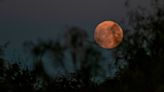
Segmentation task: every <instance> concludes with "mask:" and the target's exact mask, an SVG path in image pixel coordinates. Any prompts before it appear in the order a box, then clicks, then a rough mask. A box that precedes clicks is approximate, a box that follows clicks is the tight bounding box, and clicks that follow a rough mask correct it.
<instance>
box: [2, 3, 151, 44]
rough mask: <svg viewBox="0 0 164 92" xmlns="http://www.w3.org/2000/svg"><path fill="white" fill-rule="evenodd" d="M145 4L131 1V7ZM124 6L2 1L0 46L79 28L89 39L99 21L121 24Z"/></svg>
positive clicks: (54, 36) (51, 36)
mask: <svg viewBox="0 0 164 92" xmlns="http://www.w3.org/2000/svg"><path fill="white" fill-rule="evenodd" d="M136 2H137V3H136ZM143 2H145V3H143ZM147 2H148V0H147V1H146V0H144V1H143V0H142V3H139V0H133V1H131V3H132V5H137V4H144V5H145V4H146V3H147ZM124 3H125V0H121V1H120V0H112V1H111V0H69V1H66V0H2V1H1V2H0V43H5V42H6V41H10V42H11V43H12V44H16V45H18V44H21V43H22V42H23V41H24V40H36V39H38V38H52V39H55V38H56V36H57V35H59V34H61V33H62V31H63V30H65V27H66V26H78V27H81V28H83V29H85V30H87V31H90V32H91V35H92V33H93V31H94V29H95V26H96V25H97V24H98V23H99V22H101V21H103V20H116V21H119V22H120V21H122V20H125V18H126V16H125V13H126V9H125V6H124ZM121 25H125V24H123V23H122V24H121Z"/></svg>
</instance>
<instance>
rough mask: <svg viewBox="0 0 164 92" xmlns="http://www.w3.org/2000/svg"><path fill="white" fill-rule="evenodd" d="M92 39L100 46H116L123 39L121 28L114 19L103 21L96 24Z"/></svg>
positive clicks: (108, 47)
mask: <svg viewBox="0 0 164 92" xmlns="http://www.w3.org/2000/svg"><path fill="white" fill-rule="evenodd" d="M94 39H95V41H96V43H97V44H98V45H99V46H100V47H102V48H106V49H112V48H116V47H117V46H118V45H119V44H120V43H121V42H122V40H123V30H122V28H121V27H120V26H119V24H117V23H116V22H114V21H103V22H101V23H99V24H98V25H97V26H96V29H95V33H94Z"/></svg>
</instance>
